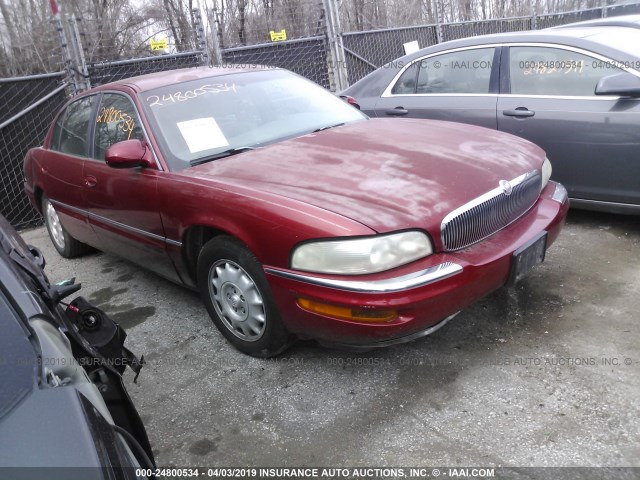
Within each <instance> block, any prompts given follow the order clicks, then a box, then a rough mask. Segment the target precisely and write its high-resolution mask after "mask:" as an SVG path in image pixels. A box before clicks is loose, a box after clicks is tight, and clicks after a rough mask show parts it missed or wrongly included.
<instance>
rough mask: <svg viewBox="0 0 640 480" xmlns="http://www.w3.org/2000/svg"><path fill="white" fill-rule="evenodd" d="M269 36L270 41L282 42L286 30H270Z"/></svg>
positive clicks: (285, 35)
mask: <svg viewBox="0 0 640 480" xmlns="http://www.w3.org/2000/svg"><path fill="white" fill-rule="evenodd" d="M269 36H270V37H271V41H272V42H282V41H283V40H286V39H287V31H286V30H285V29H284V28H283V29H282V30H280V31H279V32H274V31H273V30H271V31H270V32H269Z"/></svg>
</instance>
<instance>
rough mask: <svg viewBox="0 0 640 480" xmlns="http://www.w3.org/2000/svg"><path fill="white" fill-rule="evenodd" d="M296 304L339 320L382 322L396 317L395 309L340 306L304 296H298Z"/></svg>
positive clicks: (309, 310) (308, 310)
mask: <svg viewBox="0 0 640 480" xmlns="http://www.w3.org/2000/svg"><path fill="white" fill-rule="evenodd" d="M298 305H299V306H300V308H302V309H303V310H306V311H307V312H311V313H318V314H320V315H326V316H328V317H334V318H339V319H341V320H351V321H352V322H366V323H382V322H390V321H391V320H394V319H395V318H397V317H398V312H397V311H396V310H381V309H374V308H351V307H340V306H338V305H330V304H328V303H320V302H315V301H313V300H308V299H306V298H299V299H298Z"/></svg>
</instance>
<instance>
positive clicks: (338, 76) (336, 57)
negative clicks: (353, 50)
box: [322, 0, 349, 92]
mask: <svg viewBox="0 0 640 480" xmlns="http://www.w3.org/2000/svg"><path fill="white" fill-rule="evenodd" d="M322 5H323V9H324V19H325V30H326V36H327V42H328V44H329V56H330V63H331V65H329V81H330V84H331V89H332V90H335V91H337V92H339V91H341V90H344V89H345V88H347V87H348V86H349V81H348V77H347V64H346V58H345V54H344V46H343V44H342V30H341V27H340V15H339V11H338V5H337V1H336V0H323V1H322Z"/></svg>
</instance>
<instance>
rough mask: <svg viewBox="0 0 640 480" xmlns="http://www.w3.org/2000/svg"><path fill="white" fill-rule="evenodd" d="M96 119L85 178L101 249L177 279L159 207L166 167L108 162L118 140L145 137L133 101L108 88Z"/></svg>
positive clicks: (94, 227) (86, 191) (92, 222)
mask: <svg viewBox="0 0 640 480" xmlns="http://www.w3.org/2000/svg"><path fill="white" fill-rule="evenodd" d="M93 123H94V130H93V135H92V136H93V145H92V146H93V150H92V158H91V159H88V160H87V161H86V162H85V167H84V183H85V197H86V204H87V208H88V211H89V222H90V224H91V226H92V228H93V230H94V231H95V233H96V235H97V237H98V248H100V249H102V250H105V251H108V252H113V253H116V254H117V255H119V256H121V257H124V258H127V259H128V260H131V261H133V262H135V263H138V264H140V265H143V266H144V267H145V268H148V269H150V270H153V271H155V272H157V273H159V274H161V275H163V276H165V277H168V278H170V279H174V280H177V276H176V272H175V268H174V267H173V264H172V263H171V261H170V260H169V257H168V255H167V253H166V248H165V235H164V228H163V226H162V221H161V219H160V212H159V209H158V197H157V195H158V194H157V182H158V176H159V175H162V173H163V172H162V171H161V170H159V167H158V168H156V169H154V168H141V167H138V168H122V169H116V168H112V167H110V166H108V165H107V164H106V163H105V152H106V150H107V149H108V148H109V147H110V146H111V145H113V144H114V143H117V142H121V141H124V140H131V139H140V140H143V139H146V135H145V132H144V129H143V127H142V124H141V122H140V116H139V115H138V112H137V110H136V108H135V106H134V104H133V102H132V101H131V99H130V98H129V97H128V96H127V95H125V94H124V93H116V92H106V93H103V94H102V96H101V99H100V103H99V106H98V109H97V113H96V116H95V121H94V122H93Z"/></svg>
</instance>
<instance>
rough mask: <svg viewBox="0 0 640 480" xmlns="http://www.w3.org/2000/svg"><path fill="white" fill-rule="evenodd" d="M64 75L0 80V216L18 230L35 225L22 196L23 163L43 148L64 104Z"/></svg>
mask: <svg viewBox="0 0 640 480" xmlns="http://www.w3.org/2000/svg"><path fill="white" fill-rule="evenodd" d="M64 78H65V75H64V73H54V74H45V75H37V76H32V77H23V78H5V79H0V105H6V108H5V109H3V110H2V112H0V213H2V215H4V216H5V217H6V218H7V219H8V220H9V222H10V223H11V224H12V225H14V226H15V227H17V228H25V227H29V226H33V225H37V224H39V223H40V222H41V218H40V214H39V213H38V212H37V211H36V210H34V209H33V207H32V206H31V204H30V203H29V200H28V199H27V197H26V195H25V193H24V173H23V171H22V162H23V160H24V157H25V155H26V153H27V151H28V150H29V149H30V148H32V147H36V146H38V145H41V144H42V140H43V139H44V137H45V135H46V133H47V130H48V129H49V126H50V125H51V122H52V121H53V117H54V116H55V114H56V113H57V111H58V109H59V108H60V107H61V106H62V104H63V103H64V102H65V100H66V98H67V95H66V93H65V88H66V86H67V85H66V84H65V83H64Z"/></svg>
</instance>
